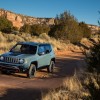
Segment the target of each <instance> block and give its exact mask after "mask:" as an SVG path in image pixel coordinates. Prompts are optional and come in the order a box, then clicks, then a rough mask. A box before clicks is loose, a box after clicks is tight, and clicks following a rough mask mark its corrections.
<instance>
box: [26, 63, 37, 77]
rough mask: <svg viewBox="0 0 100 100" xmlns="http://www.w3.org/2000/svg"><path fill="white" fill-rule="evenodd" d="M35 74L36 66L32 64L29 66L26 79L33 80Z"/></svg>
mask: <svg viewBox="0 0 100 100" xmlns="http://www.w3.org/2000/svg"><path fill="white" fill-rule="evenodd" d="M35 73H36V66H35V65H34V64H31V65H30V67H29V69H28V72H27V77H28V78H33V77H34V76H35Z"/></svg>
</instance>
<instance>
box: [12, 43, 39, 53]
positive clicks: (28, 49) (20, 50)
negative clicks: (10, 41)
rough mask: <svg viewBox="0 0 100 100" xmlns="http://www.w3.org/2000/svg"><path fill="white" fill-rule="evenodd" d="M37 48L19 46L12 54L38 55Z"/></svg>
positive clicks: (14, 48)
mask: <svg viewBox="0 0 100 100" xmlns="http://www.w3.org/2000/svg"><path fill="white" fill-rule="evenodd" d="M36 50H37V46H32V45H27V44H17V45H16V46H14V47H13V48H12V49H11V51H10V52H16V53H23V54H36Z"/></svg>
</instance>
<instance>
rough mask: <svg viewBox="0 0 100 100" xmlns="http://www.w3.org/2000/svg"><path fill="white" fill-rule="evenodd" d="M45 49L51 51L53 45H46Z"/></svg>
mask: <svg viewBox="0 0 100 100" xmlns="http://www.w3.org/2000/svg"><path fill="white" fill-rule="evenodd" d="M45 50H46V52H47V53H49V52H51V46H50V45H46V46H45Z"/></svg>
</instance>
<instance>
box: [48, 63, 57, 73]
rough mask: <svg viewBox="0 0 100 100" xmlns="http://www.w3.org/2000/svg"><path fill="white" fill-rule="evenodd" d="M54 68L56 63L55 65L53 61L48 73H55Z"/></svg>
mask: <svg viewBox="0 0 100 100" xmlns="http://www.w3.org/2000/svg"><path fill="white" fill-rule="evenodd" d="M54 67H55V63H54V61H51V62H50V65H49V66H48V67H47V71H48V72H49V73H53V71H54Z"/></svg>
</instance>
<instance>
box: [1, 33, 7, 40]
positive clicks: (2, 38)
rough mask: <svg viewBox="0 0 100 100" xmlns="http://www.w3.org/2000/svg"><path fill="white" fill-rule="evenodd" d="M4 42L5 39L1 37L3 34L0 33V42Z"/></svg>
mask: <svg viewBox="0 0 100 100" xmlns="http://www.w3.org/2000/svg"><path fill="white" fill-rule="evenodd" d="M4 41H6V38H5V37H4V36H3V33H2V32H0V42H4Z"/></svg>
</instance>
